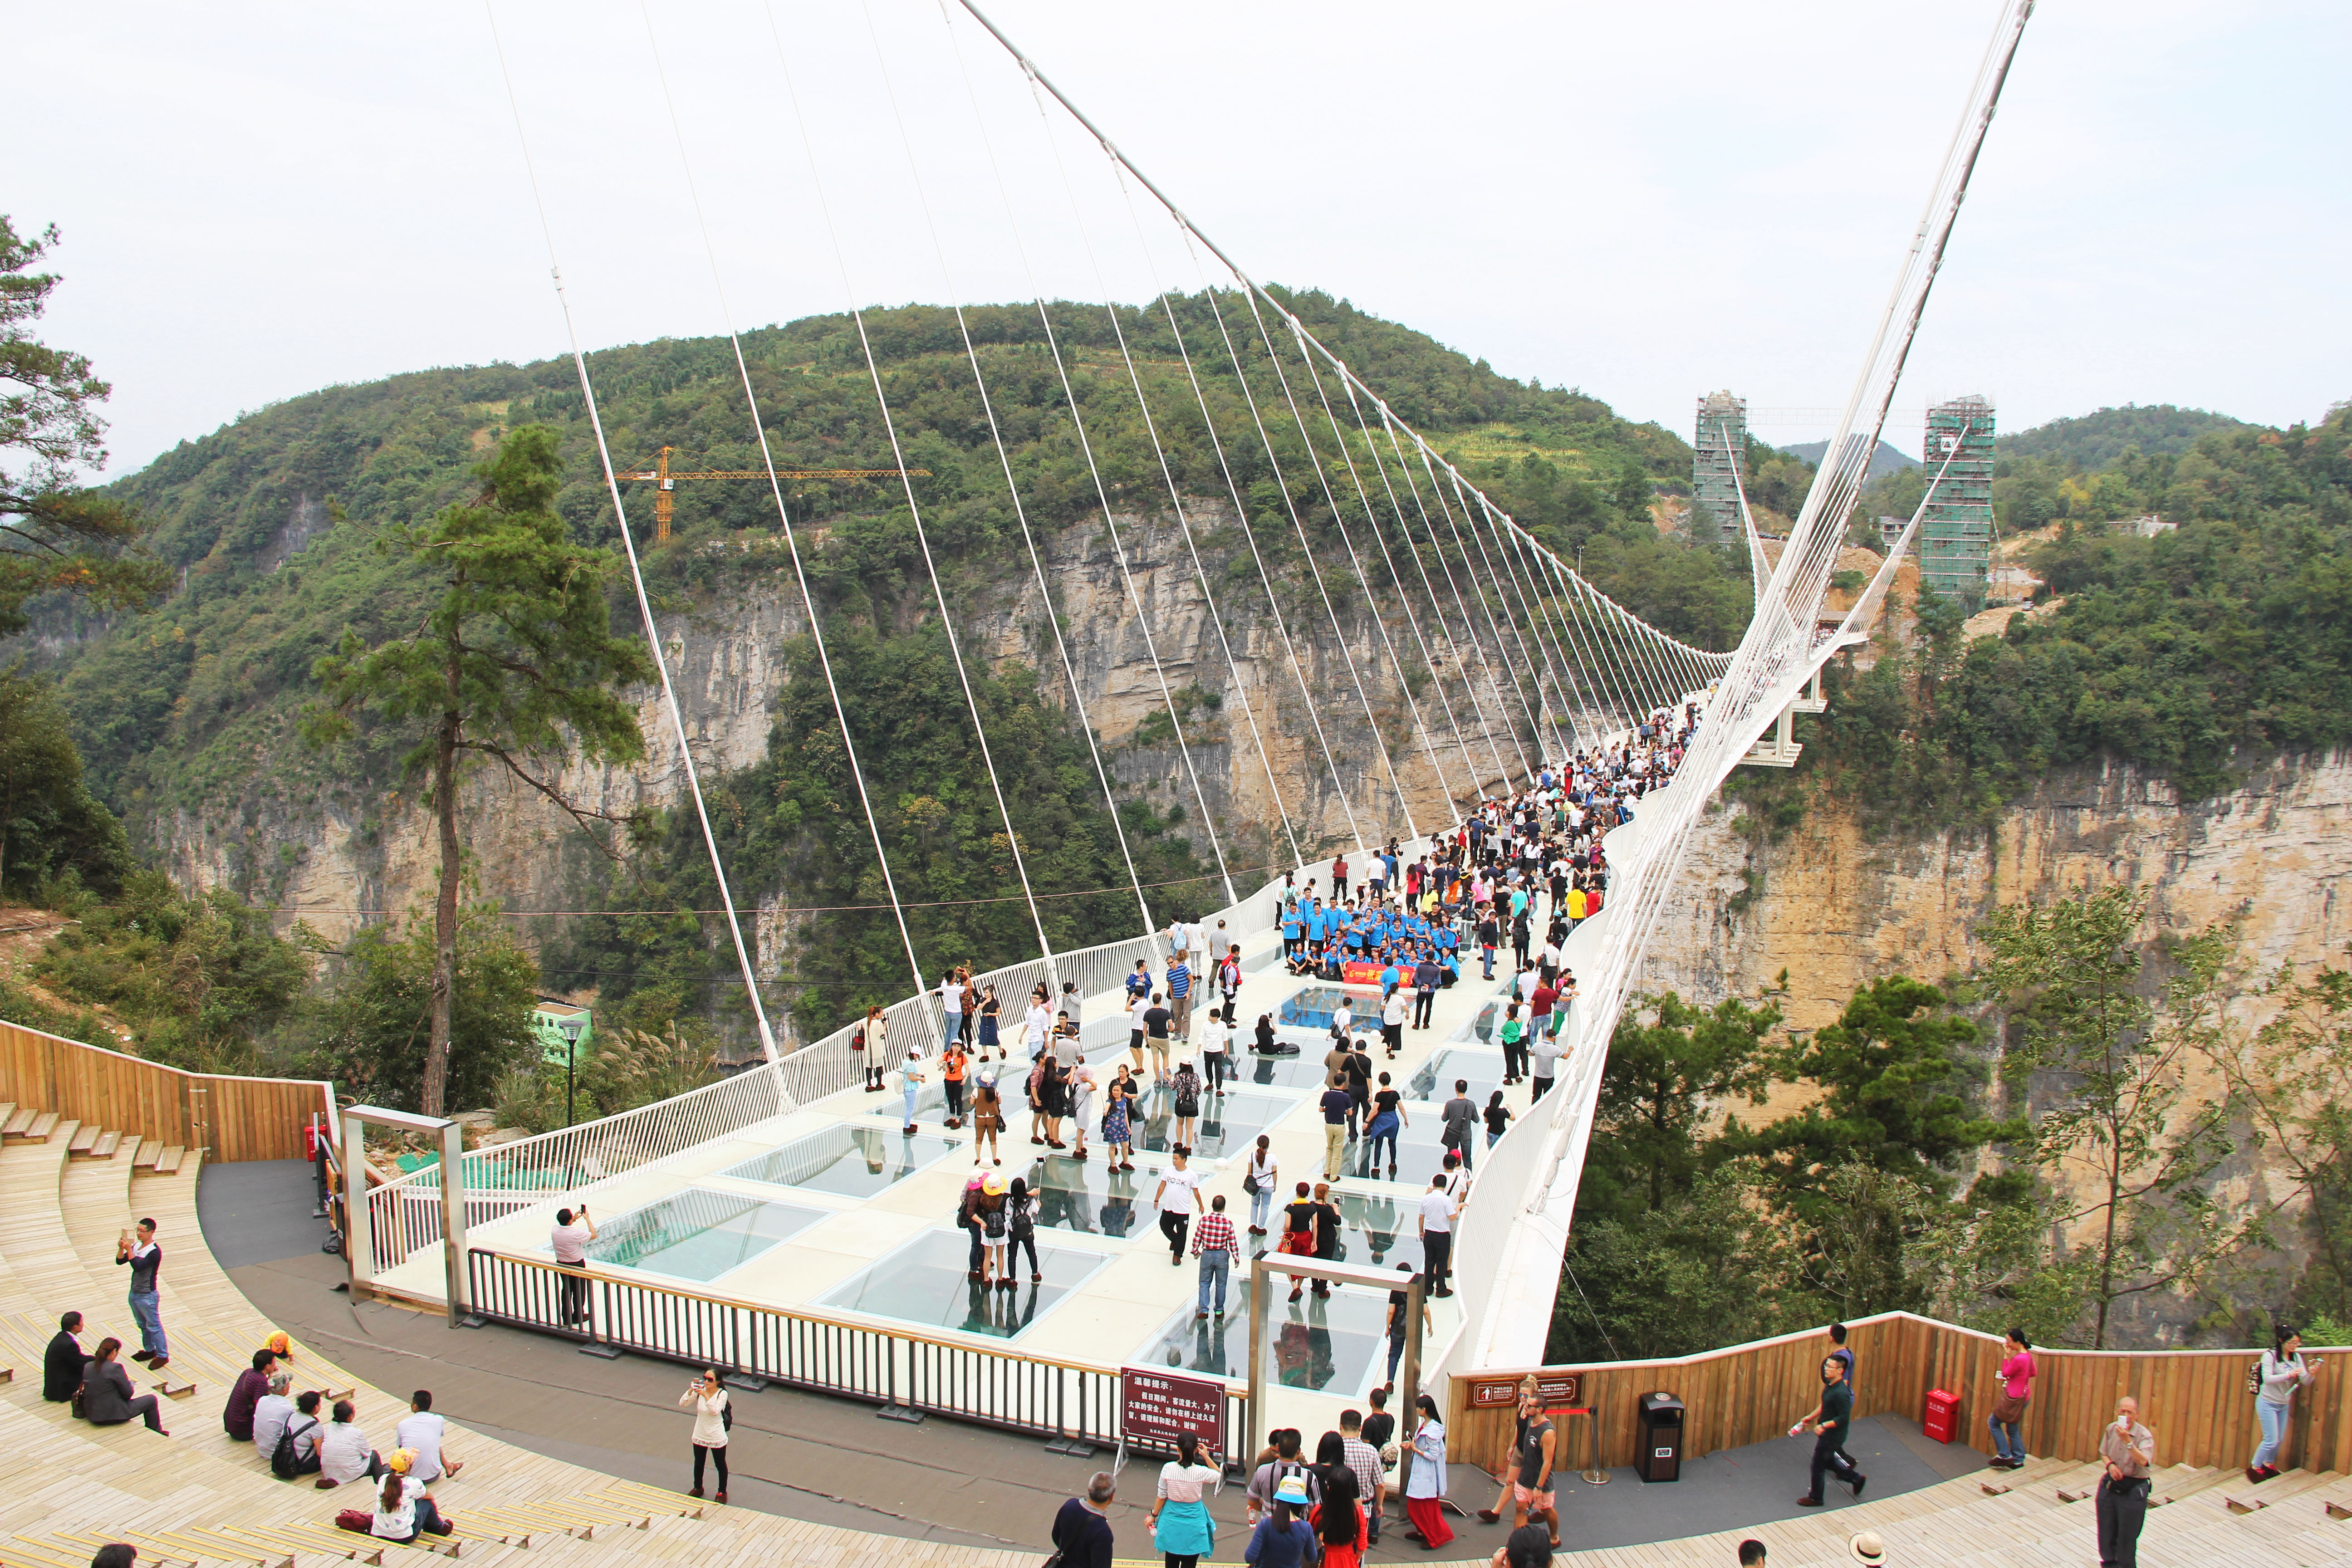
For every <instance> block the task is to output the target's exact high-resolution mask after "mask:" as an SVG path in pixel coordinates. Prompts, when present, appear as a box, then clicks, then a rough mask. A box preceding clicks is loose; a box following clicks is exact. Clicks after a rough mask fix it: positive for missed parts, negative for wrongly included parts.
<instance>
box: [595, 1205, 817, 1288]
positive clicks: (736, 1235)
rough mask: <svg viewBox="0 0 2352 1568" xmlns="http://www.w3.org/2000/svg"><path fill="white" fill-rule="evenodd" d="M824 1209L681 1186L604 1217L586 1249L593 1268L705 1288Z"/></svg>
mask: <svg viewBox="0 0 2352 1568" xmlns="http://www.w3.org/2000/svg"><path fill="white" fill-rule="evenodd" d="M828 1212H829V1211H827V1210H824V1209H813V1208H802V1207H800V1206H799V1205H794V1204H779V1203H770V1202H768V1201H767V1200H765V1199H763V1198H746V1197H739V1196H737V1195H736V1194H732V1193H714V1192H710V1191H709V1190H707V1189H705V1188H702V1187H688V1188H687V1189H686V1190H685V1191H684V1192H682V1193H676V1194H671V1195H670V1196H668V1197H666V1198H663V1199H662V1200H660V1201H659V1202H658V1203H651V1204H647V1205H646V1206H645V1207H643V1208H641V1209H635V1210H633V1211H631V1212H630V1213H628V1214H625V1215H621V1216H620V1217H619V1218H618V1219H608V1220H606V1221H605V1222H604V1224H603V1225H602V1226H598V1227H597V1236H596V1239H595V1240H593V1241H592V1242H590V1243H589V1244H588V1247H587V1252H588V1256H589V1257H590V1258H593V1259H595V1260H596V1261H597V1262H599V1263H610V1264H614V1265H617V1266H618V1267H621V1268H642V1269H644V1270H645V1271H646V1272H647V1273H649V1274H667V1275H668V1276H669V1277H670V1278H672V1279H692V1280H695V1281H697V1282H698V1283H701V1284H708V1283H709V1282H710V1281H711V1280H713V1279H718V1278H719V1276H720V1275H722V1274H725V1273H727V1272H728V1271H730V1269H734V1268H741V1267H742V1266H743V1265H744V1264H746V1263H749V1262H751V1259H753V1258H757V1257H759V1256H760V1255H761V1253H764V1252H766V1251H767V1250H768V1249H769V1248H771V1247H775V1246H777V1245H778V1244H779V1243H781V1242H782V1241H784V1240H786V1239H787V1238H788V1237H793V1236H795V1235H797V1234H799V1233H800V1232H801V1231H803V1230H806V1229H807V1228H808V1227H809V1226H812V1225H814V1224H815V1223H816V1222H817V1221H819V1220H821V1219H823V1218H824V1217H825V1215H826V1214H827V1213H828Z"/></svg>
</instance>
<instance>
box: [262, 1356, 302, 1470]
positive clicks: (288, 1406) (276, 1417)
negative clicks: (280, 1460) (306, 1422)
mask: <svg viewBox="0 0 2352 1568" xmlns="http://www.w3.org/2000/svg"><path fill="white" fill-rule="evenodd" d="M293 1385H294V1374H293V1373H290V1372H289V1371H287V1370H286V1369H285V1368H284V1367H282V1366H281V1367H276V1368H273V1369H272V1370H271V1372H270V1373H269V1384H268V1392H266V1393H265V1394H262V1396H261V1398H260V1399H259V1401H258V1402H257V1403H256V1404H255V1405H254V1407H253V1451H254V1452H255V1453H257V1454H259V1455H260V1456H261V1457H262V1458H263V1459H264V1460H272V1459H273V1457H274V1456H275V1455H276V1454H277V1452H278V1439H279V1438H280V1437H283V1436H286V1428H287V1426H289V1424H291V1422H292V1421H293V1419H294V1401H293V1400H291V1399H290V1398H289V1397H287V1393H286V1391H287V1390H288V1389H289V1388H291V1387H293Z"/></svg>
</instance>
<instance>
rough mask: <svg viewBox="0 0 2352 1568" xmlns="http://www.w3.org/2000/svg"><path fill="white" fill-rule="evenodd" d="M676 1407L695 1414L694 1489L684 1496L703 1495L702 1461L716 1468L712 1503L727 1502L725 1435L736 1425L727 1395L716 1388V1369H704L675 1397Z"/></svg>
mask: <svg viewBox="0 0 2352 1568" xmlns="http://www.w3.org/2000/svg"><path fill="white" fill-rule="evenodd" d="M677 1405H678V1408H679V1409H681V1410H691V1411H693V1412H694V1488H693V1489H692V1490H690V1491H688V1493H687V1494H686V1495H687V1496H688V1497H700V1496H701V1495H702V1467H703V1461H704V1459H705V1458H709V1460H711V1461H712V1462H714V1463H715V1464H717V1465H718V1467H719V1490H718V1492H717V1493H716V1494H715V1495H714V1496H713V1498H712V1501H714V1502H722V1503H723V1502H725V1501H726V1500H727V1433H728V1429H729V1428H730V1427H731V1426H734V1425H735V1409H734V1406H732V1405H730V1404H728V1403H727V1391H726V1390H725V1389H723V1388H721V1387H719V1369H718V1368H717V1367H715V1366H712V1367H705V1368H703V1371H702V1375H701V1376H700V1377H698V1378H696V1379H695V1380H694V1381H693V1382H692V1383H689V1384H687V1385H686V1392H685V1393H684V1394H679V1395H678V1396H677Z"/></svg>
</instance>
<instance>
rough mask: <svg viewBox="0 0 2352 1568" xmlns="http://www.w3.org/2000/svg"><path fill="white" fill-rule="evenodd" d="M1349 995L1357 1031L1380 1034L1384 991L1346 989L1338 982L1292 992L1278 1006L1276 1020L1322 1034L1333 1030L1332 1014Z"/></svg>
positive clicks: (1282, 1023)
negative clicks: (1342, 999) (1382, 992)
mask: <svg viewBox="0 0 2352 1568" xmlns="http://www.w3.org/2000/svg"><path fill="white" fill-rule="evenodd" d="M1342 997H1345V998H1346V999H1347V1002H1348V1010H1349V1012H1350V1013H1352V1014H1353V1015H1355V1024H1354V1032H1355V1033H1356V1034H1359V1035H1366V1034H1369V1035H1373V1036H1378V1035H1379V1034H1380V1032H1381V994H1380V993H1379V992H1377V991H1357V990H1352V989H1348V990H1343V989H1341V988H1340V987H1339V986H1337V985H1308V986H1306V987H1304V988H1302V989H1300V990H1297V991H1294V992H1292V993H1291V994H1289V995H1288V996H1286V997H1285V998H1284V999H1283V1003H1282V1005H1281V1006H1279V1007H1277V1008H1276V1009H1275V1014H1274V1021H1275V1022H1276V1024H1277V1025H1282V1026H1287V1027H1290V1028H1293V1029H1312V1030H1314V1031H1316V1032H1317V1033H1318V1034H1325V1035H1328V1034H1329V1033H1330V1032H1331V1016H1332V1013H1333V1012H1334V1011H1335V1010H1336V1009H1337V1008H1338V1007H1339V1000H1340V998H1342Z"/></svg>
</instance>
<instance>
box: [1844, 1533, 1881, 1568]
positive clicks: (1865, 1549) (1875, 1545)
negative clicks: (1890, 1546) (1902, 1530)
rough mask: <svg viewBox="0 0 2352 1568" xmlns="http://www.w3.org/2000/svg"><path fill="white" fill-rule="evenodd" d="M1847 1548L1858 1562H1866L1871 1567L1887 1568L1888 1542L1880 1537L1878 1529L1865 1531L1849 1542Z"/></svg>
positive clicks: (1846, 1544)
mask: <svg viewBox="0 0 2352 1568" xmlns="http://www.w3.org/2000/svg"><path fill="white" fill-rule="evenodd" d="M1845 1549H1846V1551H1847V1552H1849V1553H1851V1554H1852V1555H1853V1560H1854V1561H1855V1562H1856V1563H1868V1564H1869V1565H1870V1568H1885V1562H1886V1542H1884V1541H1881V1540H1880V1539H1879V1538H1878V1531H1874V1530H1865V1531H1863V1532H1862V1533H1861V1534H1859V1535H1857V1536H1855V1537H1854V1538H1853V1540H1851V1541H1849V1542H1846V1543H1845Z"/></svg>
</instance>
